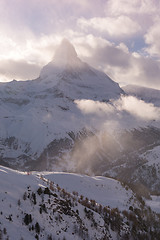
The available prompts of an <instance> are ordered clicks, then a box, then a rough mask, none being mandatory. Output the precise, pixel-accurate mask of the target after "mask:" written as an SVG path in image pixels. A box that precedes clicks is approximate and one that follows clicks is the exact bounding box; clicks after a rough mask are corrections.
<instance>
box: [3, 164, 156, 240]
mask: <svg viewBox="0 0 160 240" xmlns="http://www.w3.org/2000/svg"><path fill="white" fill-rule="evenodd" d="M0 183H1V191H0V239H12V240H22V239H24V240H28V239H31V240H32V239H46V240H48V239H50V240H53V239H55V240H58V239H60V240H64V239H66V240H72V239H77V240H80V239H85V240H91V239H95V240H96V239H97V240H102V239H105V240H106V239H111V240H117V239H120V240H123V239H138V240H139V239H152V240H154V239H155V240H156V239H159V238H158V237H159V233H160V229H159V216H158V215H157V214H155V213H154V212H152V210H151V209H150V208H149V207H148V206H147V205H146V204H145V201H144V200H143V199H142V198H137V196H136V195H135V194H134V193H133V192H132V190H130V189H129V188H128V187H127V186H123V185H121V183H120V182H118V181H116V180H114V179H110V178H105V177H89V176H84V175H78V174H69V173H68V174H64V173H54V172H50V173H47V172H33V173H31V172H30V173H27V172H19V171H14V170H11V169H9V168H6V167H2V166H0ZM150 204H151V200H150Z"/></svg>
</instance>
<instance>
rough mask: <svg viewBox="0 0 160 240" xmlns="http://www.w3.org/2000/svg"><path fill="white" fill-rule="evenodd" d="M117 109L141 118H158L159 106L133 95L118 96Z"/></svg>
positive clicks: (159, 113) (159, 117) (159, 115)
mask: <svg viewBox="0 0 160 240" xmlns="http://www.w3.org/2000/svg"><path fill="white" fill-rule="evenodd" d="M115 104H116V106H117V108H118V110H120V111H126V112H128V113H130V114H131V115H133V116H135V117H136V118H140V119H142V120H145V121H146V120H155V119H156V120H160V108H158V107H155V106H154V105H153V104H152V103H146V102H144V101H142V100H139V99H137V98H136V97H133V96H127V97H122V98H120V99H119V100H118V101H117V102H116V103H115Z"/></svg>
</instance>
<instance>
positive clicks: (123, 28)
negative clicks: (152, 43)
mask: <svg viewBox="0 0 160 240" xmlns="http://www.w3.org/2000/svg"><path fill="white" fill-rule="evenodd" d="M77 24H78V26H80V27H81V28H82V29H84V30H86V29H88V28H92V29H95V30H97V31H98V32H103V33H107V34H109V35H110V36H112V37H121V38H125V37H128V36H132V35H134V34H137V32H139V31H140V30H141V27H140V26H139V25H138V23H136V22H135V21H133V20H132V19H131V18H129V17H128V16H119V17H117V18H112V17H105V18H101V17H95V18H91V19H85V18H80V19H78V21H77Z"/></svg>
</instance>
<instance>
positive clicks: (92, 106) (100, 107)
mask: <svg viewBox="0 0 160 240" xmlns="http://www.w3.org/2000/svg"><path fill="white" fill-rule="evenodd" d="M75 103H76V104H77V106H78V108H79V109H80V110H81V111H82V112H83V113H84V114H95V113H96V115H98V116H102V115H104V114H108V113H112V112H113V111H114V109H113V107H112V106H111V105H109V104H106V103H104V102H99V101H93V100H89V99H88V100H85V99H84V100H83V99H82V100H75Z"/></svg>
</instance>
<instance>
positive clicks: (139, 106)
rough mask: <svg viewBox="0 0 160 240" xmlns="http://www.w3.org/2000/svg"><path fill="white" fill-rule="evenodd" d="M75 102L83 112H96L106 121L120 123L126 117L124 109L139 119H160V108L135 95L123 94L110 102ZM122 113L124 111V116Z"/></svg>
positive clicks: (88, 113)
mask: <svg viewBox="0 0 160 240" xmlns="http://www.w3.org/2000/svg"><path fill="white" fill-rule="evenodd" d="M75 103H76V104H77V107H78V108H79V109H80V110H81V111H82V112H83V114H87V115H90V114H95V115H96V116H98V117H103V119H104V121H105V122H107V120H108V119H109V120H111V119H112V120H114V121H117V122H118V123H120V122H122V119H123V118H125V117H126V115H125V114H124V111H125V112H127V113H128V114H129V115H130V116H131V117H134V118H136V119H137V120H138V119H139V120H142V121H150V120H160V108H158V107H155V106H154V105H153V104H151V103H146V102H144V101H142V100H139V99H137V98H136V97H133V96H122V97H121V98H120V99H118V100H113V101H112V102H111V103H110V104H109V103H104V102H99V101H93V100H85V99H83V100H76V101H75ZM120 113H123V114H124V116H123V114H120ZM105 117H106V118H105Z"/></svg>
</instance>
